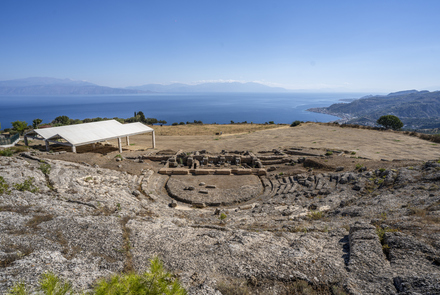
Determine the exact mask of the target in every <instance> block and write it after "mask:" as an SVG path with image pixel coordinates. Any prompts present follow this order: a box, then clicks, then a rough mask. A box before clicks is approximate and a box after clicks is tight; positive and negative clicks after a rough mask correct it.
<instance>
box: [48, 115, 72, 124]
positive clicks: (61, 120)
mask: <svg viewBox="0 0 440 295" xmlns="http://www.w3.org/2000/svg"><path fill="white" fill-rule="evenodd" d="M52 124H54V125H59V126H64V125H69V124H70V118H69V117H67V116H58V117H56V118H55V119H54V120H53V121H52Z"/></svg>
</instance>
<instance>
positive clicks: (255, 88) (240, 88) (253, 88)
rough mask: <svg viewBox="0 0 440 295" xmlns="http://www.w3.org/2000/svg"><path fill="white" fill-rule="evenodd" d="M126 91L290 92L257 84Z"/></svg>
mask: <svg viewBox="0 0 440 295" xmlns="http://www.w3.org/2000/svg"><path fill="white" fill-rule="evenodd" d="M126 89H137V90H150V91H154V92H288V90H287V89H284V88H281V87H271V86H267V85H263V84H261V83H256V82H246V83H241V82H208V83H200V84H196V85H189V84H183V83H172V84H168V85H163V84H145V85H140V86H128V87H126Z"/></svg>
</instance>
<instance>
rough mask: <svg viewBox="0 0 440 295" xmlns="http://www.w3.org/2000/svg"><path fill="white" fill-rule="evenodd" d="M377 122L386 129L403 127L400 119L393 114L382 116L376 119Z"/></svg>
mask: <svg viewBox="0 0 440 295" xmlns="http://www.w3.org/2000/svg"><path fill="white" fill-rule="evenodd" d="M377 124H379V125H382V126H383V127H385V128H386V129H390V128H391V129H393V130H399V129H400V128H402V127H403V123H402V121H400V119H399V118H397V117H396V116H393V115H386V116H382V117H380V118H379V119H378V120H377Z"/></svg>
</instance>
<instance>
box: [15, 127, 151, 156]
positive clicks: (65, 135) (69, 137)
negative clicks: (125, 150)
mask: <svg viewBox="0 0 440 295" xmlns="http://www.w3.org/2000/svg"><path fill="white" fill-rule="evenodd" d="M149 132H151V133H152V140H153V148H155V147H156V141H155V134H154V129H153V128H150V127H148V126H145V125H144V124H142V123H139V122H136V123H129V124H121V123H119V122H118V121H116V120H108V121H99V122H92V123H84V124H76V125H68V126H60V127H51V128H44V129H34V130H32V131H29V132H27V133H26V134H25V136H24V138H25V143H26V145H27V137H31V138H34V139H41V140H44V141H45V142H46V149H49V142H53V143H58V144H64V145H69V146H72V151H73V152H76V147H77V146H81V145H86V144H91V143H96V142H101V141H105V140H111V139H116V138H117V139H118V143H119V152H122V147H121V138H122V137H126V138H127V145H128V144H129V139H128V137H129V136H132V135H137V134H143V133H149ZM60 139H61V140H64V141H65V142H60V141H59V140H60Z"/></svg>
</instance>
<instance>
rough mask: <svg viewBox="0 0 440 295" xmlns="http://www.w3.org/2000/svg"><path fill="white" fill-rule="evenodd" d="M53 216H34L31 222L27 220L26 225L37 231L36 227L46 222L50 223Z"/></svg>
mask: <svg viewBox="0 0 440 295" xmlns="http://www.w3.org/2000/svg"><path fill="white" fill-rule="evenodd" d="M53 217H54V216H53V215H52V214H45V215H34V216H33V217H32V219H31V220H29V221H28V222H27V223H26V225H27V226H29V227H31V228H33V229H37V228H38V225H39V224H40V223H42V222H46V221H50V220H52V219H53Z"/></svg>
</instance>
